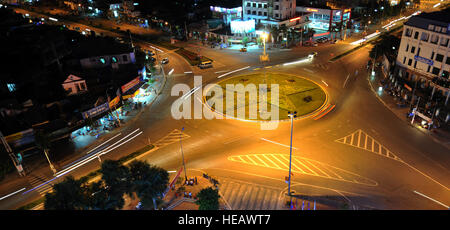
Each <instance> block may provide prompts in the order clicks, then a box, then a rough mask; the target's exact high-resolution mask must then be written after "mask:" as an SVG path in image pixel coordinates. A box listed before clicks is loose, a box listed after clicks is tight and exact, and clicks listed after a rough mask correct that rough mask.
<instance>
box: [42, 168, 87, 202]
mask: <svg viewBox="0 0 450 230" xmlns="http://www.w3.org/2000/svg"><path fill="white" fill-rule="evenodd" d="M85 191H86V190H85V183H84V181H81V180H75V179H74V178H73V177H72V176H69V177H67V178H65V179H64V181H63V182H61V183H58V184H55V185H54V186H53V192H51V193H47V194H45V202H44V208H45V209H46V210H86V209H89V205H88V203H89V202H88V196H87V193H86V192H85Z"/></svg>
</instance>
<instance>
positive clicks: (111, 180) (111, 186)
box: [99, 160, 132, 209]
mask: <svg viewBox="0 0 450 230" xmlns="http://www.w3.org/2000/svg"><path fill="white" fill-rule="evenodd" d="M100 172H101V173H102V180H103V182H104V186H103V187H104V191H105V193H106V194H107V195H108V199H106V200H105V201H106V203H105V205H104V207H103V208H104V209H121V208H122V207H123V205H124V204H125V201H124V199H123V195H124V194H125V193H127V194H131V193H132V191H131V189H130V187H131V186H130V182H129V179H128V178H129V176H130V171H129V169H128V168H127V167H126V166H123V165H121V164H120V163H119V162H118V161H113V160H105V161H104V162H103V163H102V166H101V169H100ZM99 186H100V185H99ZM102 195H103V194H99V196H100V197H101V196H102Z"/></svg>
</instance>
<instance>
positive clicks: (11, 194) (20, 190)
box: [0, 188, 25, 200]
mask: <svg viewBox="0 0 450 230" xmlns="http://www.w3.org/2000/svg"><path fill="white" fill-rule="evenodd" d="M23 190H25V188H22V189H19V190H17V191H15V192H13V193H10V194H8V195H6V196H4V197H2V198H0V200H3V199H5V198H8V197H10V196H13V195H15V194H17V193H19V192H22V191H23Z"/></svg>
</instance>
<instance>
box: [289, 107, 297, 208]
mask: <svg viewBox="0 0 450 230" xmlns="http://www.w3.org/2000/svg"><path fill="white" fill-rule="evenodd" d="M288 116H289V117H290V118H291V145H290V148H289V186H288V195H289V197H290V203H289V207H291V206H292V196H291V163H292V131H293V129H294V118H296V117H297V111H294V112H288Z"/></svg>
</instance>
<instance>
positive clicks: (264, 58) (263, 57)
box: [259, 32, 269, 88]
mask: <svg viewBox="0 0 450 230" xmlns="http://www.w3.org/2000/svg"><path fill="white" fill-rule="evenodd" d="M268 37H269V34H268V33H266V32H263V33H261V38H262V39H263V44H264V52H263V55H261V56H260V57H259V59H260V61H261V62H262V63H263V69H264V70H263V71H264V82H265V83H266V84H268V83H267V76H266V65H265V63H266V62H268V61H269V55H267V54H266V39H267V38H268ZM266 88H268V86H266Z"/></svg>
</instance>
